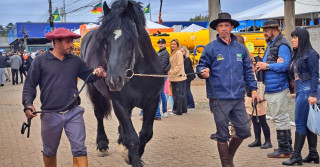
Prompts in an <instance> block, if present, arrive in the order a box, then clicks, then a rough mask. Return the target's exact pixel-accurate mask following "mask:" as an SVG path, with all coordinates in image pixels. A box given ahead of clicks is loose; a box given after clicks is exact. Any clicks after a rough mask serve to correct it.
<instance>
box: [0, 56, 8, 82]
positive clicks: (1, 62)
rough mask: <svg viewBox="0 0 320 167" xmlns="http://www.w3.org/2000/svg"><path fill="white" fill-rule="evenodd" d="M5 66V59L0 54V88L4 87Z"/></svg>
mask: <svg viewBox="0 0 320 167" xmlns="http://www.w3.org/2000/svg"><path fill="white" fill-rule="evenodd" d="M6 65H7V59H6V57H5V56H3V55H2V52H0V86H4V83H5V78H6V77H5V73H6Z"/></svg>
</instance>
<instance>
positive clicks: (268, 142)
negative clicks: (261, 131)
mask: <svg viewBox="0 0 320 167" xmlns="http://www.w3.org/2000/svg"><path fill="white" fill-rule="evenodd" d="M260 148H261V149H267V148H272V144H271V140H270V138H269V139H266V141H265V142H264V143H263V145H262V146H261V147H260Z"/></svg>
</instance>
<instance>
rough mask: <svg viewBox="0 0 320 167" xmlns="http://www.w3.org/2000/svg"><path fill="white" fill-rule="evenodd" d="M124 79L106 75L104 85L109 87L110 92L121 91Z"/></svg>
mask: <svg viewBox="0 0 320 167" xmlns="http://www.w3.org/2000/svg"><path fill="white" fill-rule="evenodd" d="M124 82H125V78H124V77H123V76H119V75H109V76H108V74H107V78H106V83H107V85H108V86H109V90H110V91H121V89H122V87H123V86H124Z"/></svg>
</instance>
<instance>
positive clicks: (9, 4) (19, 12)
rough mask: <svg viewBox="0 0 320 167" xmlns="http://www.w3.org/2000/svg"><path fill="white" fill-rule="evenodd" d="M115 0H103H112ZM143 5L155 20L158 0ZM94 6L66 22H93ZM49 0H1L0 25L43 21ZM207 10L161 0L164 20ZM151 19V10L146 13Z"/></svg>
mask: <svg viewBox="0 0 320 167" xmlns="http://www.w3.org/2000/svg"><path fill="white" fill-rule="evenodd" d="M98 1H99V0H65V2H66V11H72V10H74V9H78V8H79V7H82V6H84V5H87V4H89V3H90V2H91V3H94V4H95V2H98ZM113 1H114V0H106V2H107V3H108V4H111V3H112V2H113ZM137 1H140V2H142V3H143V6H147V5H148V4H149V2H150V4H151V19H152V21H157V20H158V15H159V8H160V0H137ZM269 1H271V0H221V11H222V12H229V13H230V14H236V13H239V12H241V11H243V10H246V9H250V8H252V7H254V6H258V5H261V4H263V3H266V2H269ZM62 4H63V0H52V6H53V10H55V8H56V7H59V8H60V7H62V6H63V5H62ZM92 8H93V7H87V8H83V10H79V11H77V12H73V13H70V14H68V15H67V22H82V21H84V22H96V21H97V20H98V18H99V16H101V14H92V13H91V12H90V10H91V9H92ZM48 10H49V5H48V0H0V16H1V17H0V25H4V26H5V25H7V24H8V23H10V22H12V23H16V22H27V21H31V22H46V20H47V19H48V16H49V14H48ZM199 14H201V15H206V14H208V0H163V6H162V19H163V21H188V20H189V19H190V18H192V17H194V16H196V15H199ZM145 16H146V18H147V19H148V20H150V14H146V15H145Z"/></svg>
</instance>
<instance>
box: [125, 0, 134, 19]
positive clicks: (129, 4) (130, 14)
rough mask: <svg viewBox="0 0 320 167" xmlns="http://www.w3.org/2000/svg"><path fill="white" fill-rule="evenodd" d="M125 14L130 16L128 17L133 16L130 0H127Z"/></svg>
mask: <svg viewBox="0 0 320 167" xmlns="http://www.w3.org/2000/svg"><path fill="white" fill-rule="evenodd" d="M126 14H127V15H128V16H129V17H130V18H132V19H133V18H134V14H135V13H134V7H133V4H132V2H131V1H128V5H127V8H126Z"/></svg>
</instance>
